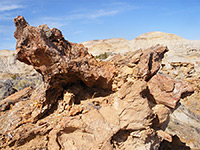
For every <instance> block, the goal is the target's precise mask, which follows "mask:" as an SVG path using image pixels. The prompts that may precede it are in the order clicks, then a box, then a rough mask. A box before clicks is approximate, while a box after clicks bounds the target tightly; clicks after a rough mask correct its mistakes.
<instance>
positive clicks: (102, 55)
mask: <svg viewBox="0 0 200 150" xmlns="http://www.w3.org/2000/svg"><path fill="white" fill-rule="evenodd" d="M108 56H109V55H108V53H106V52H105V53H104V54H100V55H97V56H95V58H96V59H101V60H103V59H106V58H108Z"/></svg>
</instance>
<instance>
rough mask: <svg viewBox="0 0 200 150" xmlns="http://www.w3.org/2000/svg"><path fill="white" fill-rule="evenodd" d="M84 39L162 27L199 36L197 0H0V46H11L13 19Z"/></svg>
mask: <svg viewBox="0 0 200 150" xmlns="http://www.w3.org/2000/svg"><path fill="white" fill-rule="evenodd" d="M17 15H22V16H24V17H25V19H26V20H27V21H28V23H29V24H30V25H32V26H38V25H40V24H47V25H48V26H49V27H50V28H53V27H56V28H58V29H60V30H61V31H62V33H63V35H64V36H65V39H67V40H69V41H71V42H76V43H79V42H83V41H88V40H95V39H108V38H117V37H123V38H126V39H128V40H132V39H134V38H135V37H137V36H139V35H140V34H142V33H146V32H151V31H162V32H167V33H174V34H177V35H179V36H182V37H184V38H186V39H190V40H200V0H0V49H11V50H14V49H15V42H16V40H15V39H14V37H13V33H14V31H15V26H14V23H13V18H15V17H16V16H17Z"/></svg>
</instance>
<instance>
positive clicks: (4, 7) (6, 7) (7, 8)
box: [0, 4, 24, 12]
mask: <svg viewBox="0 0 200 150" xmlns="http://www.w3.org/2000/svg"><path fill="white" fill-rule="evenodd" d="M20 8H24V6H22V5H18V4H11V5H8V4H5V5H1V6H0V12H4V11H10V10H15V9H20Z"/></svg>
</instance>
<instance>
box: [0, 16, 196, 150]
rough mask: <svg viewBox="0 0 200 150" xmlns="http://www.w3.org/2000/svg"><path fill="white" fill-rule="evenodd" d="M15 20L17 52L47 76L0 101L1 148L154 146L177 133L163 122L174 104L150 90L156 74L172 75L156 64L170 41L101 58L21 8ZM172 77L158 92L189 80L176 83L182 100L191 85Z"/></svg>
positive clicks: (167, 90)
mask: <svg viewBox="0 0 200 150" xmlns="http://www.w3.org/2000/svg"><path fill="white" fill-rule="evenodd" d="M14 22H15V25H16V31H15V38H16V39H17V46H16V52H17V59H18V60H20V61H22V62H24V63H26V64H28V65H32V66H33V67H34V68H35V69H36V70H37V71H38V72H39V73H40V74H41V75H42V77H43V81H44V82H43V83H42V84H41V85H40V86H38V87H37V88H34V89H32V88H30V89H29V88H27V89H24V90H23V91H21V92H18V93H16V94H15V95H12V96H11V97H10V98H9V97H8V98H7V99H4V100H3V101H2V103H1V106H0V107H1V109H0V110H1V115H0V127H1V130H0V148H1V149H20V150H21V149H50V150H57V149H95V150H96V149H102V150H105V149H106V150H112V149H134V150H141V149H146V150H151V149H155V150H156V149H159V147H160V142H161V141H162V140H164V139H165V140H168V141H169V142H171V141H172V140H171V139H172V136H171V135H170V134H168V133H167V132H165V131H164V129H165V128H164V127H163V126H162V125H163V124H165V123H166V122H167V121H168V114H169V112H170V111H172V110H171V109H170V108H168V106H171V105H167V104H168V102H163V103H162V104H164V105H163V106H162V107H161V106H160V105H161V104H158V105H159V106H157V104H156V103H155V101H154V100H152V99H151V98H150V97H149V95H150V96H152V95H154V96H155V93H154V92H152V90H153V87H152V86H150V85H151V82H152V81H154V78H158V76H159V77H160V78H163V79H165V78H166V77H165V76H163V75H158V71H159V69H160V63H161V60H162V58H163V57H164V54H165V53H166V52H167V51H168V48H167V47H165V46H161V45H157V46H154V47H151V48H148V49H146V50H142V49H141V50H138V51H135V52H130V53H128V54H127V55H126V56H120V55H117V56H116V57H114V58H113V59H112V60H111V61H109V62H100V61H97V60H96V59H95V58H94V57H93V56H92V55H91V54H89V53H88V51H87V48H85V47H84V46H83V45H81V44H74V43H70V42H68V41H66V40H65V39H64V37H63V35H62V33H61V31H59V30H58V29H55V28H54V29H49V28H48V27H47V25H41V26H39V27H32V26H30V25H28V23H27V22H26V21H25V19H24V18H23V17H22V16H18V17H17V18H15V19H14ZM156 82H157V80H156ZM167 82H169V81H168V80H162V81H161V82H159V84H158V85H165V84H167ZM173 83H174V84H173V85H171V84H170V85H169V87H168V86H163V89H165V90H164V91H162V87H160V86H159V87H157V88H158V89H161V90H160V91H158V92H159V93H160V97H159V94H157V93H156V96H155V98H156V99H159V98H162V95H163V92H164V93H165V94H166V95H169V97H170V96H171V93H170V92H171V91H173V90H174V88H173V87H171V86H174V85H175V84H176V83H180V84H184V90H176V94H177V95H178V96H177V97H176V98H177V102H178V100H179V99H180V95H182V94H183V93H184V92H186V91H189V92H192V91H193V90H192V89H191V87H190V86H188V85H187V84H185V83H183V82H182V81H175V80H173ZM22 93H24V95H23V94H22ZM186 96H187V95H185V97H186ZM163 101H168V99H164V100H163ZM173 106H174V105H173ZM156 108H162V109H163V110H164V111H163V112H160V111H159V110H158V109H156Z"/></svg>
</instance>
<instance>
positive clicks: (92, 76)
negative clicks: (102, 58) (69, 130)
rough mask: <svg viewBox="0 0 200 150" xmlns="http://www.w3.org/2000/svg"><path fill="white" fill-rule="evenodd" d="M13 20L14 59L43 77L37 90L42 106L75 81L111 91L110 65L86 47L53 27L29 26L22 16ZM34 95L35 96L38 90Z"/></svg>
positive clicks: (112, 74)
mask: <svg viewBox="0 0 200 150" xmlns="http://www.w3.org/2000/svg"><path fill="white" fill-rule="evenodd" d="M14 23H15V26H16V31H15V33H14V36H15V38H16V39H17V44H16V51H17V59H18V60H20V61H21V62H24V63H26V64H28V65H32V66H33V67H34V68H35V69H36V70H37V71H38V72H39V73H41V74H42V76H43V80H44V87H43V88H41V89H39V92H40V93H41V94H40V95H43V96H40V99H41V100H39V101H41V105H42V106H44V105H46V104H48V105H50V106H51V104H53V103H55V102H56V100H57V98H58V97H59V96H60V95H61V94H62V92H63V90H64V88H66V87H67V86H70V85H71V84H72V83H75V82H78V81H81V82H83V83H84V84H85V85H86V86H87V87H99V88H102V89H110V90H111V88H112V81H113V77H114V74H115V67H114V65H113V64H111V63H105V62H98V61H97V60H95V58H94V57H93V56H92V55H91V54H89V53H88V51H87V48H85V47H84V46H83V45H82V44H75V43H70V42H68V41H67V40H65V39H64V37H63V35H62V33H61V31H60V30H58V29H56V28H53V29H50V28H48V26H47V25H40V26H38V27H32V26H30V25H29V24H28V23H27V22H26V20H25V19H24V17H22V16H18V17H16V18H15V19H14ZM41 90H42V91H41ZM33 97H34V99H35V98H36V97H38V93H36V96H33ZM50 106H48V107H50Z"/></svg>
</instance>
